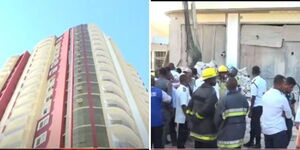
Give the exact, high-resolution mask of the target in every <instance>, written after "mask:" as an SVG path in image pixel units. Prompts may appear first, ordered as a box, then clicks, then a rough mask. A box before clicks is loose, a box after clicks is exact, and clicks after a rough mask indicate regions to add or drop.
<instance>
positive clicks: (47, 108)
mask: <svg viewBox="0 0 300 150" xmlns="http://www.w3.org/2000/svg"><path fill="white" fill-rule="evenodd" d="M49 112H50V106H46V107H45V108H44V109H43V112H42V116H44V115H46V114H48V113H49Z"/></svg>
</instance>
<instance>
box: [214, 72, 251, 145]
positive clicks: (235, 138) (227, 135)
mask: <svg viewBox="0 0 300 150" xmlns="http://www.w3.org/2000/svg"><path fill="white" fill-rule="evenodd" d="M226 87H227V89H228V90H229V93H228V94H227V96H225V97H223V98H222V99H221V100H220V101H218V103H217V108H216V113H215V117H214V122H215V125H216V128H217V129H218V134H217V145H218V147H219V148H240V147H241V146H242V145H243V140H244V135H245V131H246V115H247V111H248V108H249V104H248V102H247V98H246V97H245V96H243V95H242V94H240V92H238V91H237V90H236V87H237V81H236V79H235V78H232V77H229V78H228V80H227V82H226Z"/></svg>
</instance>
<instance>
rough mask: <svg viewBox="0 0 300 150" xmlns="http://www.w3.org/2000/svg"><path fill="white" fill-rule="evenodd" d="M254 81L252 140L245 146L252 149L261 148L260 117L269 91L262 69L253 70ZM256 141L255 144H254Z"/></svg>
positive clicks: (250, 116) (250, 113) (251, 123)
mask: <svg viewBox="0 0 300 150" xmlns="http://www.w3.org/2000/svg"><path fill="white" fill-rule="evenodd" d="M252 75H253V77H254V78H253V79H252V81H251V86H250V87H251V106H250V112H249V115H248V116H249V118H251V122H250V140H249V142H248V143H246V144H245V145H244V146H246V147H252V148H260V147H261V144H260V140H261V137H260V135H261V125H260V123H261V122H260V117H261V115H262V113H263V107H262V96H263V95H264V93H265V92H266V91H267V82H266V81H265V80H264V79H263V78H262V77H261V76H260V68H259V67H258V66H254V67H253V68H252ZM254 139H255V144H254Z"/></svg>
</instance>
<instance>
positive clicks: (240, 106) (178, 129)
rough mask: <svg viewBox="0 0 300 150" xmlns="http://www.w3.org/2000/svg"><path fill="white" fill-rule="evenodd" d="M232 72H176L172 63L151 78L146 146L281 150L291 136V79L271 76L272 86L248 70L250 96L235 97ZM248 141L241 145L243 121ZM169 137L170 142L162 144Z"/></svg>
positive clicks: (234, 73)
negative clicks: (191, 144) (148, 141)
mask: <svg viewBox="0 0 300 150" xmlns="http://www.w3.org/2000/svg"><path fill="white" fill-rule="evenodd" d="M237 73H238V70H237V69H236V68H234V67H231V68H228V67H227V66H225V65H221V66H219V67H218V68H211V67H208V68H205V69H204V70H203V71H202V72H201V73H198V72H197V69H195V68H184V69H181V68H176V67H175V65H174V64H173V63H170V64H169V65H168V66H167V67H163V68H160V69H159V70H158V72H157V74H152V75H151V145H152V147H154V148H164V146H165V145H166V144H169V143H171V144H172V145H173V146H177V148H185V144H186V141H187V139H188V138H189V137H190V138H191V139H193V140H194V147H195V148H241V147H243V146H244V147H251V148H261V133H263V134H264V141H265V148H286V147H287V146H288V145H289V142H290V139H291V137H292V128H293V124H294V123H293V120H292V118H293V117H295V110H294V104H295V102H296V100H295V97H294V96H293V94H292V90H293V88H294V86H295V85H296V81H295V79H294V78H292V77H284V76H282V75H276V76H275V77H274V81H273V86H272V87H271V88H270V89H267V82H266V81H265V80H264V79H263V78H262V77H261V76H260V73H261V70H260V68H259V67H258V66H254V67H253V68H252V81H251V97H250V98H248V97H245V96H244V95H242V94H241V87H240V84H239V78H238V77H237ZM247 115H248V117H249V118H250V119H251V121H250V128H251V129H250V140H249V141H248V142H247V143H245V144H244V136H245V132H246V117H247ZM168 135H170V141H169V140H168V138H167V137H168Z"/></svg>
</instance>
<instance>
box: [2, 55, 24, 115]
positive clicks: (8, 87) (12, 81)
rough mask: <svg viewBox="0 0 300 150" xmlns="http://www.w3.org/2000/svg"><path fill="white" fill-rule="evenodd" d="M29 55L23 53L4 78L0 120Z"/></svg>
mask: <svg viewBox="0 0 300 150" xmlns="http://www.w3.org/2000/svg"><path fill="white" fill-rule="evenodd" d="M29 57H30V54H29V52H28V51H26V52H25V53H23V54H22V55H21V56H20V58H19V59H18V61H17V63H16V64H15V66H14V68H13V70H12V71H11V73H10V75H9V77H8V79H7V80H6V82H5V84H4V86H3V88H2V90H1V93H0V120H1V119H2V117H3V114H4V112H5V110H6V107H7V105H8V103H9V101H10V99H11V97H12V95H13V93H14V91H15V89H16V86H17V84H18V81H19V79H20V77H21V75H22V73H23V71H24V68H25V66H26V64H27V61H28V59H29Z"/></svg>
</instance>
